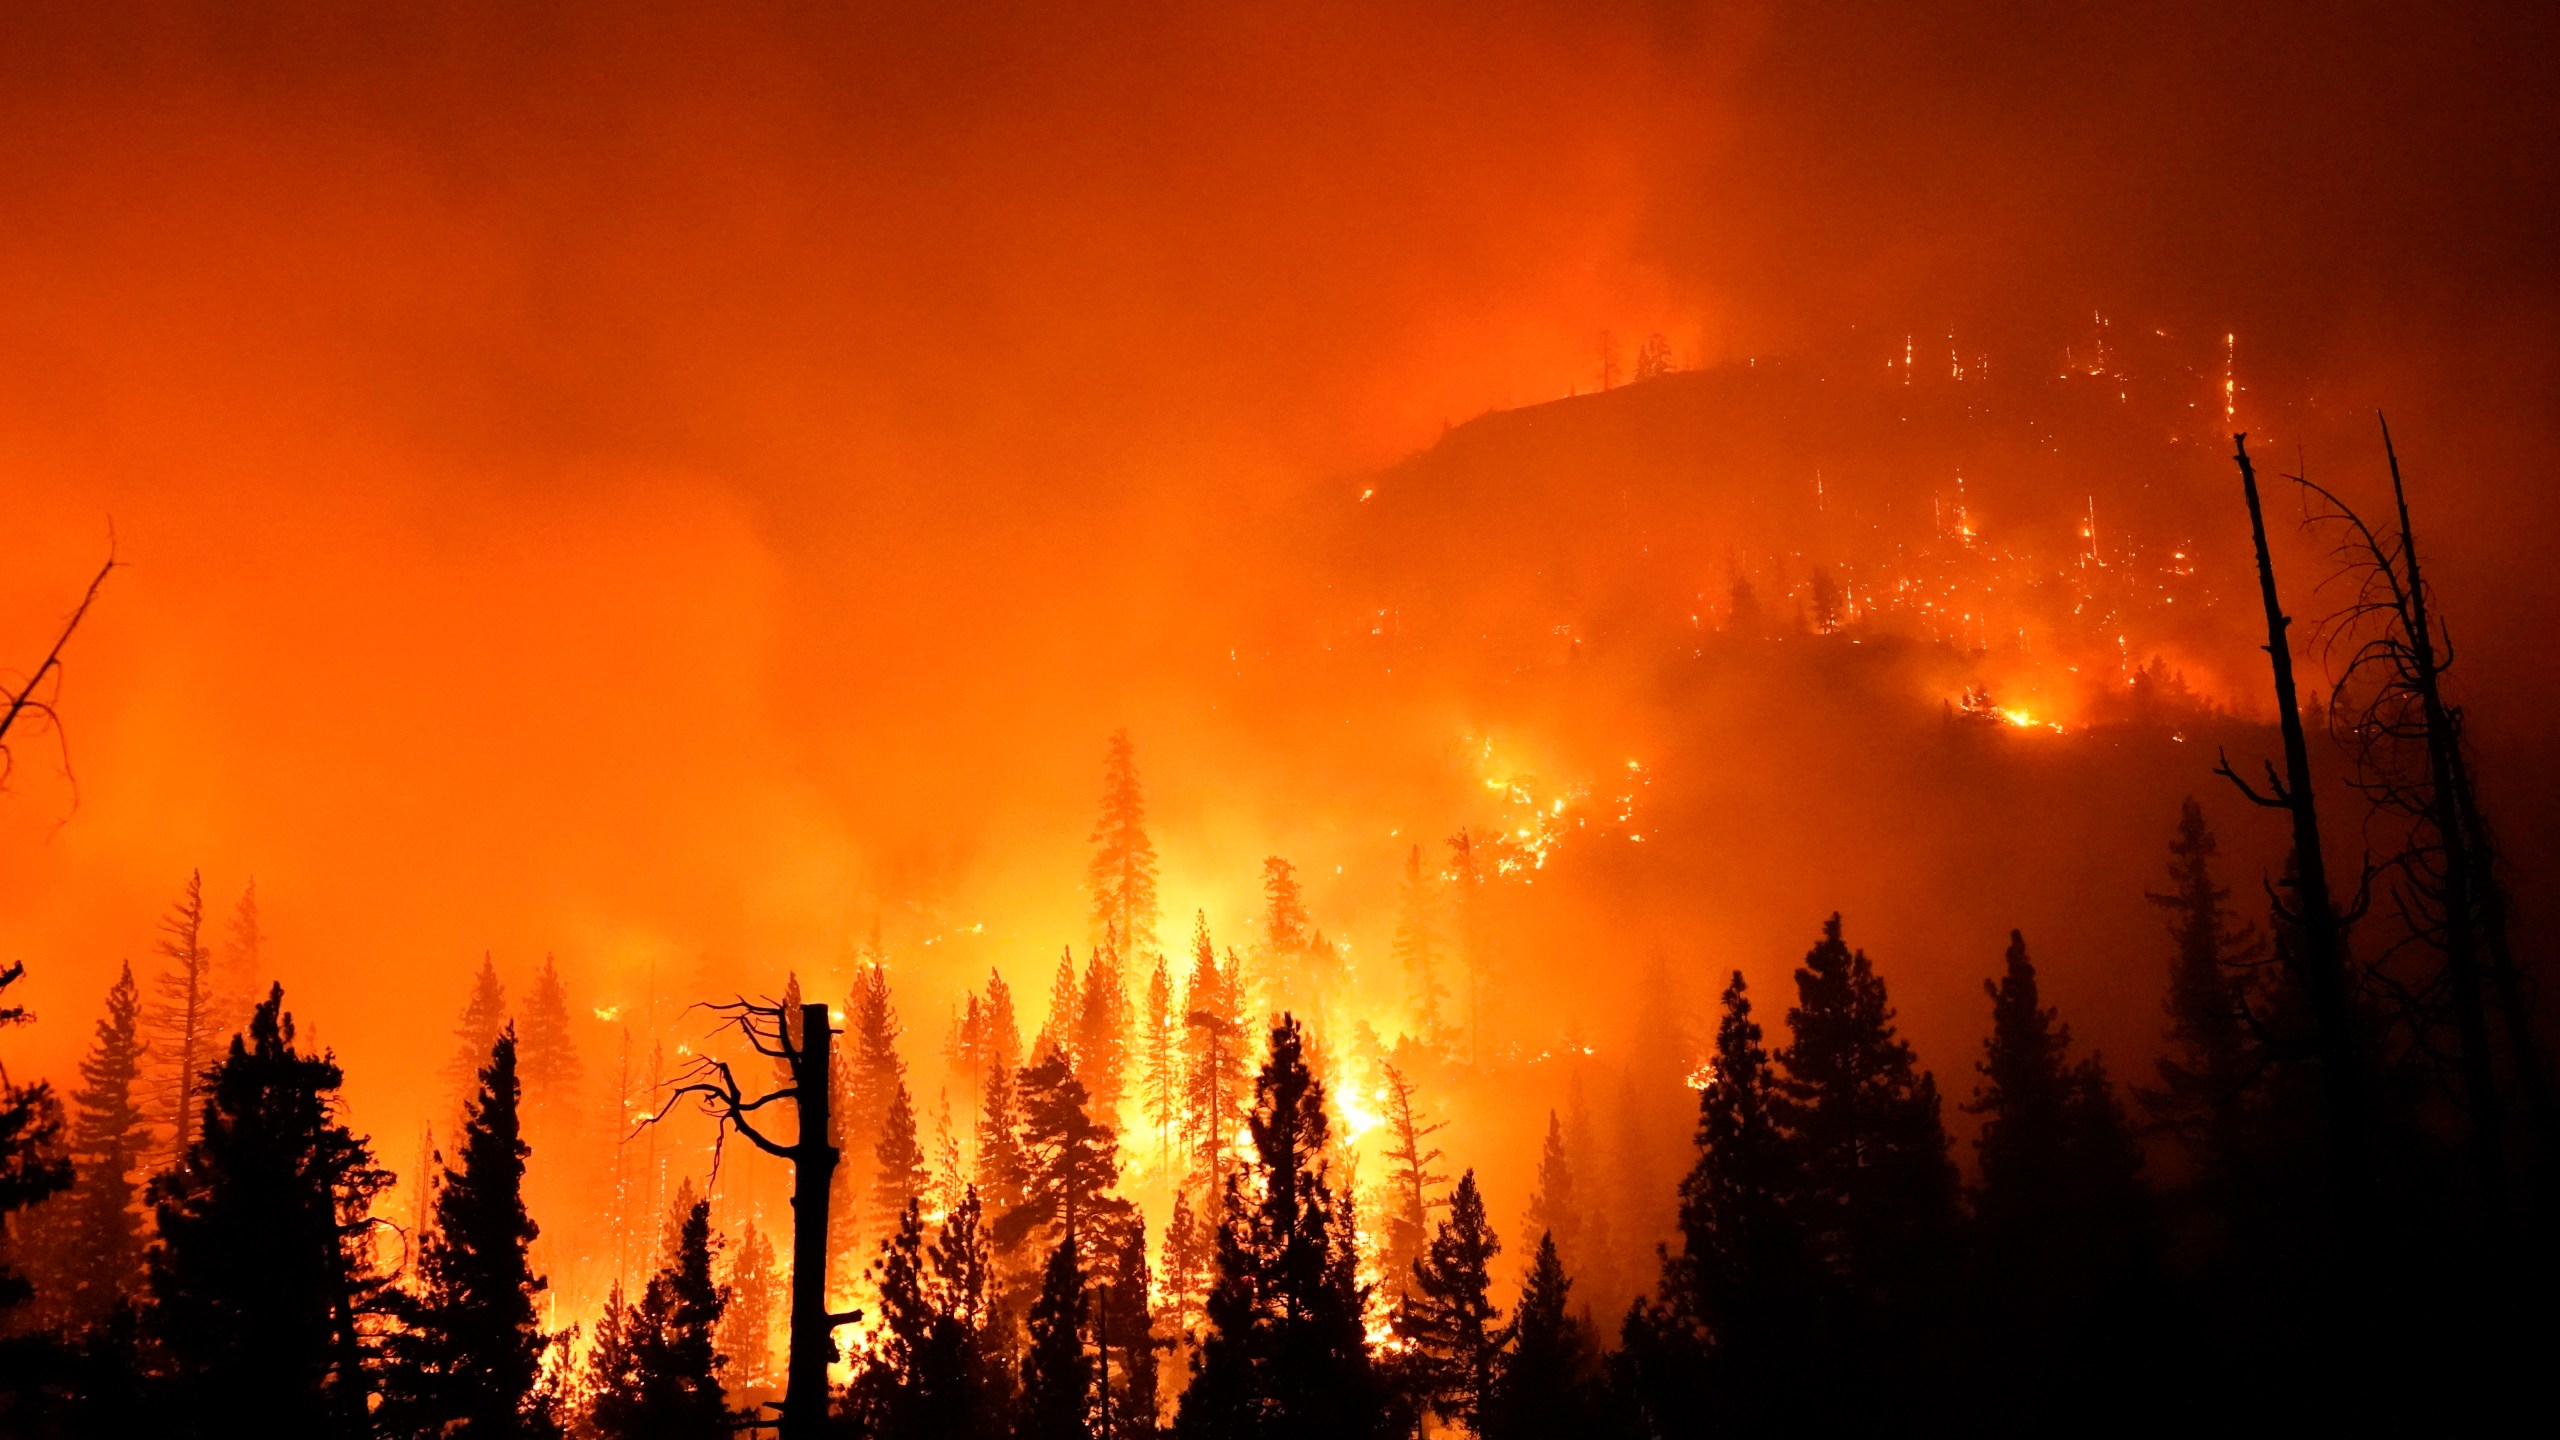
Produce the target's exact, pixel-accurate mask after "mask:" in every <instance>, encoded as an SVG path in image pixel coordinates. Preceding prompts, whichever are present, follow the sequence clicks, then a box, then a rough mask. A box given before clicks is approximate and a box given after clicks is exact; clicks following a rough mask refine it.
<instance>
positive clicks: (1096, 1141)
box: [995, 1050, 1129, 1251]
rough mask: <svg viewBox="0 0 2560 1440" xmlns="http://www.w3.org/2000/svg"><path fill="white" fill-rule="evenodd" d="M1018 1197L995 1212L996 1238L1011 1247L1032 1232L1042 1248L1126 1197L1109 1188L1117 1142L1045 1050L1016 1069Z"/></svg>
mask: <svg viewBox="0 0 2560 1440" xmlns="http://www.w3.org/2000/svg"><path fill="white" fill-rule="evenodd" d="M1021 1095H1022V1155H1023V1168H1024V1175H1025V1179H1024V1184H1023V1196H1022V1200H1021V1202H1020V1203H1019V1204H1016V1205H1015V1206H1014V1207H1013V1208H1012V1209H1010V1210H1007V1211H1006V1212H1005V1213H1004V1214H1002V1215H1000V1216H998V1217H997V1218H996V1223H995V1236H996V1243H997V1244H998V1245H1000V1246H1002V1247H1003V1248H1004V1249H1006V1250H1008V1251H1012V1250H1018V1249H1020V1248H1021V1246H1022V1245H1023V1243H1024V1241H1025V1240H1026V1239H1032V1238H1036V1239H1037V1240H1038V1242H1039V1245H1040V1247H1041V1248H1042V1249H1048V1248H1051V1247H1052V1246H1053V1245H1054V1244H1055V1242H1056V1240H1057V1239H1058V1237H1060V1236H1063V1235H1065V1234H1067V1233H1068V1232H1070V1231H1075V1230H1078V1229H1080V1228H1083V1227H1085V1226H1088V1225H1094V1224H1100V1223H1117V1222H1119V1221H1120V1220H1122V1219H1123V1218H1125V1217H1126V1216H1127V1215H1128V1213H1129V1202H1127V1201H1126V1200H1121V1199H1117V1198H1114V1197H1113V1196H1112V1195H1111V1189H1112V1187H1113V1186H1115V1185H1117V1184H1119V1183H1120V1161H1119V1156H1118V1149H1117V1146H1116V1144H1115V1142H1114V1139H1113V1136H1112V1134H1111V1132H1110V1131H1109V1130H1106V1129H1104V1128H1103V1127H1102V1126H1100V1125H1098V1124H1096V1123H1094V1120H1093V1117H1092V1115H1091V1114H1090V1113H1088V1112H1087V1110H1086V1107H1085V1093H1084V1086H1083V1085H1081V1084H1079V1083H1077V1081H1076V1077H1075V1075H1074V1074H1073V1073H1072V1072H1070V1071H1069V1070H1068V1068H1067V1061H1066V1057H1065V1056H1064V1055H1063V1054H1060V1053H1059V1052H1058V1051H1056V1050H1052V1051H1050V1052H1049V1053H1048V1055H1046V1056H1045V1057H1043V1058H1042V1059H1041V1060H1040V1062H1039V1063H1038V1064H1036V1065H1033V1066H1032V1067H1031V1068H1030V1069H1028V1070H1025V1071H1023V1072H1022V1086H1021Z"/></svg>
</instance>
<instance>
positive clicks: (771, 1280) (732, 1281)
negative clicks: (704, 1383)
mask: <svg viewBox="0 0 2560 1440" xmlns="http://www.w3.org/2000/svg"><path fill="white" fill-rule="evenodd" d="M728 1291H729V1303H728V1306H727V1307H726V1308H725V1309H723V1310H722V1311H721V1312H720V1333H719V1334H718V1336H717V1337H716V1339H717V1340H718V1342H719V1346H720V1354H721V1356H722V1357H723V1360H724V1363H723V1365H722V1366H721V1370H720V1385H721V1388H722V1389H724V1390H727V1391H730V1392H732V1393H736V1392H745V1391H773V1390H775V1389H777V1388H779V1387H778V1384H777V1382H778V1380H779V1378H780V1377H779V1376H777V1375H776V1374H775V1373H774V1368H773V1332H774V1328H775V1322H776V1320H778V1319H779V1318H780V1316H781V1314H782V1298H783V1297H782V1285H781V1276H780V1275H779V1274H777V1273H776V1271H775V1268H774V1252H773V1242H772V1241H771V1240H770V1239H768V1238H766V1236H765V1233H764V1232H763V1231H762V1230H760V1229H758V1228H757V1226H756V1222H755V1221H754V1220H753V1219H752V1218H750V1219H749V1220H748V1221H747V1222H746V1224H745V1226H744V1227H743V1228H742V1229H740V1231H739V1232H738V1245H737V1249H736V1250H735V1251H734V1252H732V1253H731V1255H730V1257H729V1282H728Z"/></svg>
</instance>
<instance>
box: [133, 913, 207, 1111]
mask: <svg viewBox="0 0 2560 1440" xmlns="http://www.w3.org/2000/svg"><path fill="white" fill-rule="evenodd" d="M160 933H161V939H160V945H159V950H160V954H161V955H162V956H163V957H164V958H166V959H167V960H168V962H169V966H168V968H167V969H165V970H163V971H161V972H160V974H159V976H158V977H157V978H156V979H155V980H154V981H153V984H152V988H153V991H154V992H155V994H156V995H157V997H158V998H157V1000H156V1002H155V1003H154V1004H152V1005H151V1006H150V1007H148V1008H147V1009H146V1010H145V1011H144V1012H143V1017H142V1030H143V1035H144V1037H145V1038H146V1039H147V1040H148V1042H149V1043H150V1047H151V1051H152V1053H153V1054H154V1055H155V1056H156V1057H157V1059H158V1065H159V1069H160V1072H161V1074H160V1083H159V1085H158V1086H157V1087H156V1088H157V1089H158V1091H159V1096H158V1100H159V1103H158V1105H157V1107H156V1108H157V1110H158V1112H159V1113H158V1115H157V1116H156V1117H155V1118H157V1119H158V1120H159V1121H160V1123H161V1124H163V1125H166V1126H168V1127H169V1135H170V1139H169V1155H170V1157H171V1159H172V1160H173V1162H174V1161H175V1160H176V1159H177V1158H178V1157H182V1156H184V1155H185V1154H186V1153H187V1152H188V1149H189V1148H190V1147H191V1146H193V1145H194V1144H195V1138H196V1128H195V1127H196V1121H197V1119H198V1116H197V1114H196V1110H197V1105H198V1102H199V1101H200V1100H201V1099H202V1098H203V1095H204V1085H205V1072H206V1071H207V1070H208V1069H210V1068H211V1067H212V1066H213V1065H215V1064H216V1063H217V1062H219V1061H220V1060H221V1058H222V1048H221V1047H222V1038H223V1031H222V1028H221V1016H220V1009H221V1000H222V997H221V995H220V993H219V992H220V988H221V987H220V984H219V980H218V977H217V976H216V975H215V974H214V970H213V950H212V948H211V947H210V946H208V945H206V944H205V940H204V875H203V872H201V871H189V872H188V873H187V888H186V889H185V890H183V891H181V892H179V895H178V903H177V904H176V905H175V906H174V907H172V908H171V909H170V911H169V914H168V916H167V918H165V919H163V920H162V921H161V922H160Z"/></svg>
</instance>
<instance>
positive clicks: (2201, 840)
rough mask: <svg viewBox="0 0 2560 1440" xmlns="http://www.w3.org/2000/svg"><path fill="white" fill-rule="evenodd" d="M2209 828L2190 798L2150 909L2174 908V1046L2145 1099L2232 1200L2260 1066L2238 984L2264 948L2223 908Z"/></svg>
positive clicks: (2214, 1187) (2198, 1168)
mask: <svg viewBox="0 0 2560 1440" xmlns="http://www.w3.org/2000/svg"><path fill="white" fill-rule="evenodd" d="M2216 848H2217V846H2216V842H2215V840H2214V836H2213V831H2212V830H2210V829H2208V828H2207V827H2206V825H2205V821H2204V807H2203V806H2201V805H2198V804H2197V803H2196V802H2195V799H2194V797H2192V796H2190V797H2188V799H2187V801H2186V802H2185V804H2184V805H2182V806H2181V807H2180V809H2179V813H2178V837H2177V838H2176V839H2175V840H2172V841H2171V842H2169V885H2170V888H2169V892H2168V893H2167V894H2165V895H2164V894H2153V895H2151V896H2150V897H2149V898H2150V900H2151V903H2153V904H2154V905H2157V906H2159V907H2160V908H2162V909H2163V910H2166V911H2168V912H2169V916H2170V919H2169V939H2170V943H2171V944H2172V946H2173V947H2174V950H2173V953H2172V954H2171V956H2170V960H2169V987H2168V995H2167V998H2166V1000H2165V1001H2164V1006H2165V1008H2166V1009H2167V1011H2168V1016H2169V1035H2168V1039H2169V1050H2170V1053H2169V1054H2167V1055H2164V1056H2162V1057H2161V1058H2160V1060H2159V1061H2158V1066H2159V1074H2160V1085H2159V1088H2157V1089H2153V1090H2145V1091H2142V1092H2141V1094H2140V1098H2141V1101H2142V1104H2143V1107H2144V1108H2145V1109H2146V1110H2148V1111H2149V1112H2150V1114H2151V1117H2152V1119H2153V1120H2154V1121H2155V1122H2157V1123H2158V1124H2160V1125H2161V1126H2163V1127H2164V1128H2166V1129H2168V1130H2169V1131H2170V1132H2171V1133H2173V1134H2175V1135H2177V1136H2178V1138H2179V1140H2180V1141H2181V1143H2182V1145H2183V1146H2184V1148H2185V1149H2186V1150H2187V1152H2188V1154H2189V1156H2190V1157H2191V1163H2192V1164H2193V1167H2194V1174H2195V1177H2196V1179H2197V1181H2198V1182H2199V1183H2200V1185H2201V1186H2202V1187H2203V1188H2204V1189H2205V1190H2206V1191H2207V1192H2208V1194H2220V1195H2222V1196H2224V1197H2226V1198H2227V1196H2228V1194H2229V1192H2230V1190H2231V1188H2232V1187H2233V1186H2234V1185H2235V1184H2237V1183H2238V1177H2239V1175H2240V1173H2241V1171H2242V1170H2243V1169H2244V1168H2245V1167H2246V1165H2247V1157H2248V1154H2249V1151H2250V1149H2251V1145H2250V1139H2249V1127H2250V1119H2251V1109H2252V1107H2251V1103H2250V1102H2251V1098H2252V1097H2251V1096H2250V1095H2249V1094H2248V1093H2247V1091H2248V1087H2249V1080H2250V1076H2251V1073H2252V1071H2253V1070H2254V1068H2255V1062H2254V1059H2253V1057H2252V1055H2251V1053H2250V1052H2251V1043H2250V1037H2249V1034H2248V1032H2247V1030H2246V1029H2245V1022H2244V1020H2243V1018H2242V1013H2241V1012H2242V1009H2243V1002H2244V1000H2245V998H2246V996H2245V994H2244V993H2243V991H2242V989H2241V987H2240V986H2239V984H2238V983H2237V982H2236V979H2235V977H2236V976H2237V975H2238V974H2241V973H2245V971H2244V967H2246V966H2248V965H2249V964H2251V963H2252V962H2254V961H2255V960H2256V959H2257V958H2258V957H2259V956H2260V955H2261V954H2262V953H2263V950H2264V947H2263V945H2262V944H2261V942H2260V941H2259V938H2258V936H2257V933H2256V932H2255V930H2253V929H2252V928H2250V927H2249V926H2247V925H2244V924H2242V923H2241V922H2239V921H2238V920H2236V919H2235V918H2234V917H2233V915H2232V913H2231V910H2230V907H2229V906H2228V905H2227V904H2225V903H2224V902H2226V901H2227V900H2229V899H2230V894H2231V892H2230V891H2228V890H2226V889H2224V888H2223V887H2222V886H2220V885H2217V884H2215V883H2214V877H2213V857H2214V852H2215V850H2216Z"/></svg>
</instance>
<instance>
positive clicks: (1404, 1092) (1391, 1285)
mask: <svg viewBox="0 0 2560 1440" xmlns="http://www.w3.org/2000/svg"><path fill="white" fill-rule="evenodd" d="M1379 1068H1380V1069H1381V1070H1382V1071H1384V1072H1385V1074H1386V1077H1387V1097H1386V1098H1387V1107H1386V1108H1387V1154H1386V1158H1387V1165H1388V1170H1387V1193H1386V1200H1385V1203H1384V1205H1383V1207H1382V1208H1383V1209H1384V1210H1385V1223H1384V1224H1383V1225H1382V1226H1381V1227H1380V1228H1381V1230H1382V1233H1381V1235H1380V1237H1379V1241H1378V1273H1379V1274H1380V1275H1382V1276H1384V1277H1385V1282H1384V1283H1385V1286H1386V1289H1387V1291H1388V1293H1389V1295H1390V1296H1391V1297H1397V1296H1402V1295H1403V1294H1404V1292H1405V1291H1406V1290H1407V1289H1408V1288H1410V1287H1411V1286H1412V1284H1413V1262H1414V1261H1416V1260H1418V1259H1420V1258H1422V1251H1423V1247H1424V1246H1425V1245H1426V1244H1428V1243H1429V1241H1430V1227H1431V1212H1432V1211H1434V1210H1437V1209H1439V1208H1440V1207H1441V1205H1442V1204H1443V1203H1444V1202H1443V1201H1441V1200H1440V1199H1439V1198H1438V1197H1437V1196H1435V1195H1434V1194H1432V1191H1433V1190H1434V1189H1436V1188H1437V1187H1439V1186H1441V1185H1443V1184H1446V1183H1447V1182H1448V1179H1449V1177H1448V1176H1446V1175H1442V1174H1438V1173H1436V1172H1434V1171H1433V1170H1432V1168H1431V1162H1432V1161H1434V1160H1437V1159H1439V1158H1440V1151H1439V1149H1438V1147H1436V1146H1433V1147H1430V1148H1425V1142H1427V1141H1428V1140H1430V1138H1431V1137H1432V1136H1433V1135H1434V1134H1437V1133H1438V1132H1439V1131H1440V1129H1441V1122H1436V1121H1435V1122H1433V1123H1430V1124H1424V1123H1423V1122H1422V1119H1421V1117H1420V1116H1419V1115H1418V1114H1416V1113H1415V1110H1414V1104H1413V1095H1414V1087H1413V1082H1412V1081H1410V1080H1407V1079H1406V1078H1405V1077H1404V1072H1403V1071H1401V1070H1399V1069H1397V1068H1396V1067H1395V1066H1394V1065H1393V1064H1392V1063H1386V1062H1381V1064H1380V1066H1379Z"/></svg>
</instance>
